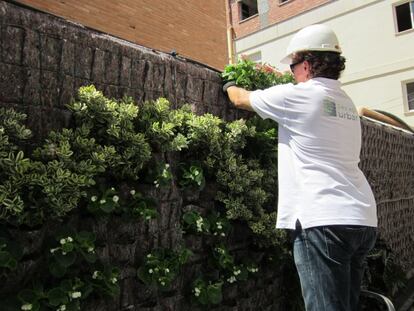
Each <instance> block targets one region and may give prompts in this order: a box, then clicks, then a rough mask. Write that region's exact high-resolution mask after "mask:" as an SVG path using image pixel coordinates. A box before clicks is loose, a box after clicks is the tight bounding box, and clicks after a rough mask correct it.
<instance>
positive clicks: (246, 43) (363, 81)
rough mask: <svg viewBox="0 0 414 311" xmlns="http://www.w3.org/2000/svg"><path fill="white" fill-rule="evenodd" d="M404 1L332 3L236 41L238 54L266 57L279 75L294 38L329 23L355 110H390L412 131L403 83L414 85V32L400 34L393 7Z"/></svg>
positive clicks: (341, 0) (344, 0)
mask: <svg viewBox="0 0 414 311" xmlns="http://www.w3.org/2000/svg"><path fill="white" fill-rule="evenodd" d="M400 2H401V1H393V0H366V1H347V0H338V1H331V2H328V3H326V4H324V5H321V6H319V7H317V8H315V9H313V10H311V11H307V12H303V13H302V14H299V15H297V16H294V17H292V18H290V19H289V20H286V21H283V22H280V23H278V24H276V25H273V26H270V27H267V28H265V29H263V30H261V31H259V32H256V33H252V34H251V35H249V36H246V37H244V38H241V39H239V40H237V41H236V51H237V53H238V54H253V53H257V52H258V51H260V52H261V54H262V61H263V62H268V63H270V64H272V65H274V66H276V67H279V68H280V69H281V70H286V69H287V66H286V65H282V64H280V62H279V61H280V59H281V58H282V57H283V56H284V53H285V50H286V47H287V45H288V43H289V41H290V39H291V37H292V35H293V34H294V33H295V32H296V31H298V30H299V29H301V28H302V27H305V26H307V25H310V24H314V23H326V24H327V25H330V26H331V27H332V28H333V29H334V30H335V32H336V33H337V35H338V38H339V40H340V44H341V46H342V50H343V55H344V56H345V57H346V58H347V63H346V66H347V68H346V70H345V72H344V74H343V76H342V78H341V81H342V83H343V85H344V89H345V91H347V92H348V94H349V95H350V96H351V97H352V98H353V99H354V102H355V104H356V105H357V106H366V107H369V108H375V109H381V110H386V111H388V112H390V113H393V114H395V115H396V116H398V117H400V118H401V119H403V120H405V121H406V122H407V123H408V124H410V125H414V111H411V112H409V111H408V109H407V107H406V106H405V104H404V100H403V90H402V83H403V82H404V81H407V80H412V79H414V57H413V53H412V51H413V50H414V31H413V30H409V31H407V32H405V33H400V34H397V33H396V29H395V25H394V13H393V4H394V3H400Z"/></svg>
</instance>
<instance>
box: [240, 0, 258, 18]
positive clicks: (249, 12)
mask: <svg viewBox="0 0 414 311" xmlns="http://www.w3.org/2000/svg"><path fill="white" fill-rule="evenodd" d="M240 11H241V14H240V17H241V20H245V19H246V18H249V17H251V16H253V15H256V14H257V13H258V12H259V11H258V10H257V0H241V1H240Z"/></svg>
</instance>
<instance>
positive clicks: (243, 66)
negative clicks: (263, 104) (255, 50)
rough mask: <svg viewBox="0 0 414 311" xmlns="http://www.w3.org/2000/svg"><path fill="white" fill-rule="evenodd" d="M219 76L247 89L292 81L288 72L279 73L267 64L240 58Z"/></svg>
mask: <svg viewBox="0 0 414 311" xmlns="http://www.w3.org/2000/svg"><path fill="white" fill-rule="evenodd" d="M221 76H222V78H223V80H225V81H235V82H236V84H237V85H238V86H240V87H243V88H245V89H247V90H257V89H265V88H268V87H271V86H274V85H278V84H286V83H291V82H293V81H294V79H293V76H292V74H290V73H287V72H286V73H281V72H279V71H277V70H276V69H275V68H273V67H272V66H270V65H268V64H257V63H254V62H253V61H251V60H248V59H240V60H239V61H238V62H237V63H236V64H230V65H227V66H226V67H225V68H224V72H223V73H222V75H221Z"/></svg>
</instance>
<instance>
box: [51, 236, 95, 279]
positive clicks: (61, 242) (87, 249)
mask: <svg viewBox="0 0 414 311" xmlns="http://www.w3.org/2000/svg"><path fill="white" fill-rule="evenodd" d="M55 240H56V242H58V244H57V245H56V244H55V246H54V247H52V248H50V255H51V258H50V264H49V270H50V272H51V273H52V274H53V275H54V276H56V277H62V276H64V275H65V274H66V271H67V269H68V268H69V267H70V266H72V265H73V264H74V263H75V262H76V260H77V258H78V257H79V256H81V259H83V260H86V261H87V262H88V263H94V262H95V261H96V259H97V258H96V253H95V243H94V242H95V235H94V234H93V233H91V232H86V231H81V232H79V233H76V232H73V230H71V229H66V230H64V229H62V232H61V233H57V234H56V236H55Z"/></svg>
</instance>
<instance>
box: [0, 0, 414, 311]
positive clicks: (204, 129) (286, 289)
mask: <svg viewBox="0 0 414 311" xmlns="http://www.w3.org/2000/svg"><path fill="white" fill-rule="evenodd" d="M0 27H1V28H0V34H1V54H0V57H1V58H0V104H1V107H3V108H13V109H15V110H16V111H19V112H22V113H25V114H26V115H27V120H23V119H22V120H19V118H20V116H19V115H7V113H5V112H4V111H3V113H4V115H3V116H2V122H3V124H4V125H5V126H4V127H5V128H6V134H8V136H7V137H8V141H7V143H4V144H3V145H4V146H6V147H4V148H5V149H4V150H2V152H3V156H4V157H5V158H6V159H9V160H2V165H3V167H6V168H7V167H8V168H10V170H9V171H7V170H3V173H2V174H3V176H2V178H3V180H5V179H6V177H7V178H8V179H7V180H8V181H10V185H13V187H15V188H16V189H17V188H19V187H21V189H23V190H25V191H26V192H24V191H23V190H22V191H23V192H24V193H30V194H33V196H35V197H33V196H32V197H24V196H23V197H22V201H24V202H41V203H40V204H39V206H30V208H29V210H28V212H27V217H26V218H24V219H21V218H19V217H20V216H16V215H18V214H19V211H20V210H19V208H20V209H21V208H22V207H21V204H20V203H19V202H17V201H16V202H13V201H12V202H10V200H9V201H7V200H6V201H5V202H6V204H8V205H7V208H6V207H5V206H4V205H3V206H1V208H2V217H3V223H2V225H1V226H2V230H1V231H2V232H0V233H2V234H1V235H0V237H3V239H2V240H0V241H1V242H2V243H3V244H1V245H4V246H1V247H2V248H1V249H0V252H2V256H3V259H4V256H6V254H4V253H8V254H9V255H10V254H11V255H13V254H14V255H13V256H14V257H16V258H15V259H18V260H17V261H16V265H17V266H18V268H17V269H13V268H14V262H13V261H12V260H11V259H10V260H9V261H8V262H6V260H5V259H4V262H6V264H4V266H2V268H0V269H2V270H1V272H2V274H1V281H2V283H3V284H5V285H6V286H3V288H2V289H1V290H0V297H2V298H4V297H12V296H13V295H15V294H16V293H18V292H19V291H21V290H22V289H23V288H22V287H24V288H26V289H28V290H27V291H26V292H23V293H21V294H20V298H21V299H23V300H24V301H27V302H28V303H27V306H26V308H29V307H28V305H29V304H30V303H29V302H30V301H35V300H36V299H37V298H36V299H35V298H33V296H34V295H35V293H42V294H43V296H42V298H38V300H39V301H47V303H52V305H54V306H56V307H57V308H61V306H62V305H68V306H70V305H71V304H72V305H71V306H73V308H74V310H75V309H76V305H75V302H77V301H78V299H80V298H82V299H83V298H85V296H86V294H88V295H89V296H88V299H85V300H82V309H84V310H196V309H202V308H203V307H204V308H205V307H206V306H208V309H217V310H252V309H257V310H294V307H295V306H294V305H293V304H292V302H295V301H298V300H299V298H298V296H297V295H298V294H299V290H298V287H297V282H296V280H295V277H294V275H295V273H294V270H293V265H292V262H291V261H290V260H289V258H290V256H289V253H288V248H286V245H285V244H284V243H285V242H286V241H287V239H286V237H283V236H279V235H278V234H280V233H275V240H277V245H276V246H275V245H273V246H272V247H269V245H260V244H261V243H258V241H262V242H263V241H265V240H266V239H267V238H268V236H266V234H268V233H269V232H270V231H266V230H267V229H268V227H267V226H269V224H270V225H271V224H272V220H273V218H272V217H274V214H272V213H271V212H272V208H273V209H274V208H275V206H274V205H275V203H274V202H275V201H276V198H275V197H273V198H271V195H270V193H271V189H265V193H261V192H260V189H259V188H260V187H259V186H260V185H261V184H262V183H263V184H265V182H266V181H269V180H273V179H274V177H275V175H272V174H271V173H272V170H271V169H269V170H268V172H267V173H266V170H264V169H263V165H264V164H269V163H270V164H272V165H273V164H274V163H275V162H274V158H267V157H266V156H264V155H263V154H261V153H260V152H258V153H256V152H255V151H256V149H257V148H256V149H255V147H254V146H255V143H256V144H257V142H258V139H268V138H269V133H272V132H271V131H270V132H269V131H268V130H271V129H270V128H268V127H266V126H267V125H266V126H263V127H262V128H260V126H262V125H258V124H253V123H252V124H247V125H246V124H245V123H244V122H241V123H240V122H235V123H230V122H229V123H228V124H232V125H226V123H225V122H223V121H220V119H218V118H214V117H213V116H211V115H207V116H206V115H204V116H203V117H200V118H198V117H197V116H202V115H203V114H204V113H207V112H208V113H211V114H213V115H215V116H217V117H220V118H222V119H223V120H226V121H233V120H237V119H239V118H240V117H247V116H249V115H248V114H246V113H244V112H240V111H237V110H235V109H232V108H231V107H230V105H229V104H228V102H227V99H226V97H225V96H224V94H223V93H222V92H221V79H220V77H219V74H218V73H217V72H216V71H214V70H211V69H209V68H206V67H204V66H202V65H199V64H195V63H192V62H190V61H187V60H183V59H180V58H177V57H173V56H171V55H167V54H164V53H160V52H157V51H153V50H150V49H146V48H143V47H139V46H137V45H134V44H131V43H128V42H125V41H122V40H119V39H116V38H113V37H110V36H107V35H105V34H101V33H97V32H95V31H93V30H90V29H86V28H84V27H82V26H79V25H75V24H73V23H70V22H68V21H65V20H62V19H59V18H56V17H54V16H50V15H47V14H44V13H41V12H35V11H33V10H30V9H27V8H24V7H19V6H15V5H13V4H10V3H8V2H5V1H2V2H1V3H0ZM90 84H94V85H95V86H96V88H97V89H98V90H100V91H102V92H103V95H105V96H106V97H104V96H103V95H102V94H100V93H98V92H96V91H95V90H93V89H91V88H89V89H84V92H83V93H82V94H81V96H80V97H78V98H77V101H76V104H73V105H71V106H70V109H69V108H68V107H67V106H66V105H68V104H69V103H71V102H72V101H73V100H74V99H75V97H76V93H77V91H78V89H79V87H81V86H84V85H90ZM124 96H130V97H131V98H132V99H133V100H134V101H135V103H138V104H139V105H140V108H139V109H137V110H134V109H135V108H133V107H135V105H134V104H132V103H131V102H130V100H127V99H125V100H124V101H120V102H115V101H111V100H110V99H109V98H117V99H121V98H123V97H124ZM159 97H165V98H166V100H165V101H164V100H159V101H155V100H157V99H158V98H159ZM145 101H147V104H144V102H145ZM148 101H149V102H148ZM151 101H152V102H151ZM168 103H170V104H169V105H168ZM186 103H188V104H190V108H183V109H182V110H177V111H178V112H173V111H175V110H173V109H175V108H177V109H178V108H180V107H183V105H184V104H186ZM87 104H88V105H92V106H93V107H95V108H94V109H92V110H87V111H85V109H84V108H83V107H84V106H85V105H86V106H88V105H87ZM88 107H90V106H88ZM8 120H9V121H8ZM97 120H98V121H99V122H98V121H97ZM120 120H121V121H120ZM6 121H7V122H6ZM157 122H158V125H156V126H153V124H155V123H157ZM20 123H24V124H25V125H26V126H27V127H28V128H29V129H30V130H31V131H32V134H33V138H34V139H33V140H32V141H31V142H26V141H27V140H25V136H27V134H28V133H27V132H25V131H24V129H23V128H21V127H20V126H19V125H18V124H20ZM362 123H363V149H362V154H361V168H362V169H363V171H364V172H365V174H366V175H367V177H368V179H369V181H370V183H371V185H372V186H373V190H374V192H375V196H376V199H377V202H378V212H379V224H380V235H381V237H382V238H383V240H384V241H385V242H386V244H387V246H388V247H389V248H390V249H391V250H392V251H393V252H394V254H395V255H396V260H397V261H398V262H399V263H400V264H402V265H403V267H404V269H405V271H406V272H407V271H410V270H412V269H413V268H414V261H413V258H414V252H413V248H412V247H411V246H412V244H413V242H414V236H413V232H414V228H413V226H414V209H413V206H414V138H413V136H412V135H410V134H406V133H403V132H401V131H397V130H394V129H390V128H387V127H384V126H381V125H378V124H376V123H373V122H371V121H368V120H363V121H362ZM16 124H17V125H16ZM85 124H86V127H83V128H82V125H85ZM253 125H256V131H257V132H256V133H259V134H263V133H266V135H267V136H266V135H265V136H263V135H262V136H260V135H259V136H258V135H256V134H255V133H254V132H253V130H252V127H253ZM62 128H72V129H78V131H76V130H73V132H59V131H58V132H57V133H56V134H53V135H52V136H50V134H49V133H50V131H51V130H60V129H62ZM108 133H109V134H108ZM125 133H126V134H125ZM203 133H204V134H205V133H207V134H208V135H207V134H206V136H203V135H204V134H203ZM3 134H4V133H1V135H3ZM127 134H128V135H127ZM178 134H180V135H181V136H180V135H178ZM273 134H274V133H273ZM176 137H179V138H180V139H175V138H176ZM263 137H265V138H263ZM272 137H273V136H271V135H270V139H272ZM45 138H48V140H47V141H45ZM236 138H237V139H236ZM20 140H21V141H23V143H22V144H21V145H19V144H18V143H17V142H18V141H20ZM61 142H63V143H61ZM261 142H263V141H261ZM16 146H17V147H16ZM36 147H38V148H40V149H38V151H36V152H33V153H32V151H33V149H35V148H36ZM7 148H8V149H7ZM19 148H20V149H22V150H23V151H25V155H26V157H27V156H28V155H29V154H30V155H31V156H30V160H27V161H26V162H24V163H23V162H21V161H23V160H25V159H27V158H26V157H25V155H24V154H20V155H19V153H18V152H17V151H18V150H19ZM268 148H270V149H269V150H271V148H272V147H269V146H268ZM186 150H188V151H187V152H186ZM86 151H88V152H86ZM273 151H274V150H273ZM10 152H11V153H13V156H14V158H12V159H10ZM85 154H93V157H87V156H85ZM236 155H237V156H236ZM238 156H240V157H243V158H239V157H238ZM126 158H128V159H129V160H128V161H126V160H125V159H126ZM69 159H70V160H69ZM137 159H138V160H137ZM13 161H14V162H13ZM54 161H55V162H54ZM226 161H227V162H226ZM17 163H20V164H17ZM25 163H26V164H25ZM167 164H168V165H167ZM270 164H269V165H270ZM14 167H22V168H21V170H23V171H18V173H19V174H20V175H19V176H21V178H20V177H19V178H17V179H13V178H10V176H12V175H13V174H12V172H14V171H13V170H14ZM59 169H60V171H59ZM200 169H201V170H200ZM16 170H17V169H16ZM67 171H70V172H71V174H69V175H65V172H67ZM135 173H136V174H135ZM7 174H8V175H7ZM25 174H28V175H25ZM200 174H201V175H203V178H201V177H200ZM241 174H244V175H243V176H240V175H241ZM25 176H29V177H30V178H28V177H25ZM45 176H46V177H45ZM134 176H136V177H139V178H140V179H138V180H136V179H135V178H134ZM243 180H248V183H246V184H243V185H242V186H241V188H238V187H237V186H238V184H237V182H240V183H242V181H243ZM232 181H234V183H232ZM49 182H50V183H49ZM273 182H274V180H273ZM249 183H250V184H249ZM100 184H101V185H103V186H102V187H99V185H100ZM53 185H59V186H57V187H56V188H59V187H60V188H59V189H54V186H53ZM13 187H9V188H13ZM112 187H113V188H114V189H113V190H112V189H111V188H112ZM243 187H245V188H243ZM255 187H256V188H255ZM19 189H20V188H19ZM91 189H92V190H91ZM246 189H249V190H252V189H253V191H245V190H246ZM3 190H4V189H3ZM6 190H7V191H9V192H8V193H13V189H6ZM6 190H5V191H6ZM16 191H17V190H16ZM23 192H22V193H23ZM274 192H276V189H275V191H274ZM36 193H37V195H39V197H36ZM39 193H40V194H39ZM226 195H227V196H226ZM230 195H233V197H230ZM238 196H240V197H243V198H244V199H243V200H245V201H238V199H237V198H238ZM262 197H267V201H266V202H260V199H258V198H262ZM3 199H4V198H3ZM271 199H273V200H271ZM3 202H4V200H3ZM109 203H110V204H109ZM121 203H122V204H121ZM262 203H263V204H262ZM76 204H79V208H74V206H77V205H76ZM260 204H262V205H263V206H264V207H265V208H264V210H262V209H261V208H262V205H260ZM40 205H41V206H40ZM26 206H27V204H26ZM240 206H241V207H246V206H247V208H246V209H243V208H239V207H240ZM124 207H128V208H124ZM252 210H253V211H254V212H253V213H252V214H249V213H250V212H249V211H252ZM9 211H14V214H13V213H12V212H10V213H9ZM37 211H41V213H40V212H39V213H38V212H37ZM217 211H220V212H221V214H220V215H217V214H214V212H217ZM229 211H230V212H229ZM236 211H242V212H243V213H240V214H237V213H236ZM8 213H9V214H8ZM226 213H227V215H230V220H231V222H230V223H227V220H226V219H227V218H226V217H224V218H223V216H224V215H226ZM255 213H256V214H255ZM33 215H35V216H33ZM263 215H265V216H266V215H267V216H266V217H268V218H267V219H265V217H262V216H263ZM269 215H270V216H269ZM259 216H260V217H261V218H260V217H259ZM30 217H31V218H30ZM200 217H201V218H200ZM4 219H6V221H4ZM246 219H247V221H246ZM266 220H267V221H268V223H266ZM206 224H208V225H206ZM218 224H219V225H218ZM247 224H249V225H247ZM67 227H69V229H68V228H67ZM253 232H255V233H258V235H257V234H256V235H255V234H253ZM3 233H4V234H3ZM203 233H204V234H203ZM214 233H216V235H218V236H215V235H214ZM222 233H223V234H224V236H221V234H222ZM280 235H281V234H280ZM6 236H8V237H6ZM258 236H259V239H258V238H257V237H258ZM69 238H70V239H69ZM11 240H13V241H18V242H19V244H20V245H21V246H22V249H20V250H12V249H11V244H12V243H11V242H10V243H9V242H8V241H11ZM270 240H272V239H270ZM9 244H10V245H9ZM262 244H265V243H262ZM264 247H268V248H267V249H268V250H269V249H270V250H271V251H270V252H269V251H264ZM157 250H158V251H157ZM187 251H191V253H190V252H187ZM64 253H65V254H64ZM68 253H70V254H72V255H71V256H72V257H65V256H67V254H68ZM73 254H76V258H75V259H73ZM13 256H12V257H13ZM14 257H13V258H14ZM17 257H18V258H17ZM68 258H69V259H68ZM212 261H214V262H212ZM209 267H210V268H209ZM144 268H145V269H144ZM156 268H157V269H161V268H162V269H163V271H164V272H163V273H164V274H163V275H160V274H158V273H159V271H158V270H157V271H156V270H155V269H156ZM167 270H168V272H166V271H167ZM51 271H52V272H53V273H51ZM151 271H152V272H151ZM169 272H174V273H175V276H176V277H174V278H172V279H169V278H168V277H167V276H166V275H165V273H167V274H168V273H169ZM201 272H203V274H204V276H205V277H204V279H201V278H199V277H200V275H201V274H202V273H201ZM47 273H51V274H50V276H48V274H47ZM156 274H157V276H158V278H157V279H153V276H154V275H156ZM59 275H60V277H59ZM64 275H70V276H71V277H72V278H71V279H70V280H66V279H65V278H64V277H63V276H64ZM206 275H207V276H208V277H207V276H206ZM224 275H225V279H224V283H223V284H221V283H220V281H219V280H220V278H223V276H224ZM164 278H165V279H164ZM60 279H62V280H66V282H63V281H62V283H59V282H57V281H56V280H60ZM78 279H81V280H82V281H80V282H78V281H77V280H78ZM33 281H34V282H33ZM81 283H82V284H81ZM163 283H164V284H163ZM195 288H198V291H200V292H197V290H196V291H195ZM79 293H81V294H79ZM206 293H209V294H208V295H207V294H206ZM79 295H83V297H79ZM200 295H201V296H200ZM203 295H205V296H203ZM22 297H23V298H22ZM68 297H69V298H68ZM217 301H221V303H220V304H217ZM203 303H204V304H203ZM209 304H210V305H209ZM33 307H35V304H32V308H33ZM68 308H69V307H68ZM62 310H63V309H62Z"/></svg>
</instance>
